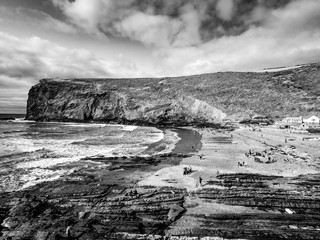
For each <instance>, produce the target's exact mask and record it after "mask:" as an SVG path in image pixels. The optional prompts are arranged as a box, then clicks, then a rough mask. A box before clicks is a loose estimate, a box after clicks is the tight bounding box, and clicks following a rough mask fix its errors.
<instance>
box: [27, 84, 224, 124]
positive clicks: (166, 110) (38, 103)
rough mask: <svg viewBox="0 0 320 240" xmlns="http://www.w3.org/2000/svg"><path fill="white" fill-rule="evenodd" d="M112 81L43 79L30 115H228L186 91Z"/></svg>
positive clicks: (216, 118)
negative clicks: (185, 92)
mask: <svg viewBox="0 0 320 240" xmlns="http://www.w3.org/2000/svg"><path fill="white" fill-rule="evenodd" d="M119 81H120V80H119ZM153 81H155V80H153ZM132 82H134V80H132ZM110 83H112V81H111V80H104V81H97V82H96V81H95V80H90V81H89V80H68V79H50V80H41V81H40V83H39V84H37V85H36V86H34V87H32V88H31V90H30V92H29V98H28V107H27V116H26V118H27V119H32V120H42V121H50V120H58V121H59V120H60V121H81V122H86V121H104V122H110V121H114V122H118V123H135V124H147V125H191V124H198V123H213V124H220V123H222V119H224V118H225V117H226V114H225V113H223V112H222V111H221V110H219V109H218V108H216V107H214V106H212V105H210V104H208V103H206V102H204V101H201V100H199V99H197V98H194V97H192V96H186V95H185V94H184V93H179V92H178V93H177V92H175V91H168V92H165V93H164V92H162V91H160V90H159V89H157V88H154V89H153V88H148V90H147V91H146V90H145V89H141V88H139V85H137V86H134V88H133V87H131V88H123V87H121V85H118V86H117V89H115V88H113V87H112V84H110ZM119 84H120V83H119Z"/></svg>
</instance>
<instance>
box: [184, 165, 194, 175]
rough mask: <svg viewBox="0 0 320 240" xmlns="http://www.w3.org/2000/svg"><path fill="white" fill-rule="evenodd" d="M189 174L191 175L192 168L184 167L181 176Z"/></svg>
mask: <svg viewBox="0 0 320 240" xmlns="http://www.w3.org/2000/svg"><path fill="white" fill-rule="evenodd" d="M189 173H192V168H191V166H188V167H184V168H183V175H187V174H189Z"/></svg>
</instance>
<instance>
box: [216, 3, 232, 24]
mask: <svg viewBox="0 0 320 240" xmlns="http://www.w3.org/2000/svg"><path fill="white" fill-rule="evenodd" d="M216 7H217V10H218V15H219V17H220V18H221V19H223V20H226V21H228V20H231V18H232V17H233V12H234V0H219V1H218V3H217V5H216Z"/></svg>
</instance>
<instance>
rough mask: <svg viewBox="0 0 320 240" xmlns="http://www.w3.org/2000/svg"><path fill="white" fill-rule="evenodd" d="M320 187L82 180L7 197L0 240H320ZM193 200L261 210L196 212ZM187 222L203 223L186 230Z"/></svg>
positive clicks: (279, 181)
mask: <svg viewBox="0 0 320 240" xmlns="http://www.w3.org/2000/svg"><path fill="white" fill-rule="evenodd" d="M87 174H88V173H87ZM83 176H88V175H85V174H84V175H83ZM319 181H320V179H319V175H306V176H299V177H296V178H285V177H278V176H265V175H259V174H224V175H220V176H219V177H218V179H217V180H215V181H211V182H210V181H209V182H207V183H206V185H207V186H211V187H210V188H202V189H199V190H197V191H192V192H187V191H186V190H185V189H177V188H172V187H153V186H143V187H142V186H141V187H135V188H133V187H130V186H128V185H126V184H122V185H117V184H108V183H107V182H105V181H104V180H101V179H98V178H89V177H82V178H75V176H74V177H73V178H70V177H69V178H64V179H61V180H57V181H54V182H51V183H42V184H40V185H38V186H37V187H32V188H30V189H28V190H24V191H20V192H12V193H1V194H0V203H1V206H2V207H1V209H0V210H1V211H0V218H1V221H2V229H1V234H2V236H1V235H0V239H8V238H9V237H12V238H13V239H47V240H50V239H83V240H84V239H89V240H90V239H96V240H98V239H177V240H179V239H192V240H195V239H206V240H208V239H319V231H320V210H319V209H320V201H319V200H320V191H319ZM187 197H188V198H197V199H200V200H204V201H205V202H207V203H215V204H223V205H229V206H244V207H247V208H251V209H257V211H256V212H254V213H253V212H252V211H251V212H248V213H246V212H241V213H239V212H232V213H231V212H225V213H221V212H220V213H215V214H212V213H210V212H208V213H206V214H193V213H189V211H191V210H192V206H191V205H186V204H184V203H185V201H186V198H187ZM176 209H178V210H179V213H178V214H177V215H176V216H175V218H174V219H172V218H171V217H172V212H174V211H175V210H176ZM286 209H290V211H292V212H293V213H294V214H288V213H287V212H286ZM180 210H182V211H180ZM170 214H171V215H170ZM185 217H189V218H190V217H191V218H193V219H195V221H196V223H197V225H196V226H195V225H189V224H187V223H184V224H183V225H181V224H180V225H179V222H181V221H182V222H183V221H184V219H185ZM68 227H69V230H68V231H69V238H68V233H67V229H68ZM165 236H166V237H165ZM208 236H209V237H208Z"/></svg>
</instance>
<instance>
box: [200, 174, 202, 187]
mask: <svg viewBox="0 0 320 240" xmlns="http://www.w3.org/2000/svg"><path fill="white" fill-rule="evenodd" d="M199 186H200V187H202V177H201V176H200V177H199Z"/></svg>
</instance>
